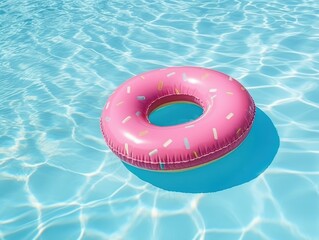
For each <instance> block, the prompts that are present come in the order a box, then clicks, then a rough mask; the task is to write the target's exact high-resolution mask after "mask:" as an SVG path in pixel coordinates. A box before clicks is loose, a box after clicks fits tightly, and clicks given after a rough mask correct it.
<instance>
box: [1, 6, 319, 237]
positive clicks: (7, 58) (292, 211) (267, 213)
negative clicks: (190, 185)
mask: <svg viewBox="0 0 319 240" xmlns="http://www.w3.org/2000/svg"><path fill="white" fill-rule="evenodd" d="M318 16H319V2H318V1H317V0H301V1H296V0H287V1H279V0H277V1H266V0H259V1H231V0H224V1H222V0H221V1H174V0H170V1H168V0H167V1H157V2H156V1H144V2H143V1H137V0H135V1H106V0H105V1H84V0H74V1H71V0H66V1H60V0H58V1H52V0H48V1H40V0H35V1H31V0H26V1H17V0H2V1H1V2H0V100H1V101H0V239H10V240H11V239H112V240H116V239H125V240H126V239H138V240H143V239H145V240H149V239H159V240H162V239H165V240H170V239H174V240H176V239H196V240H197V239H200V240H202V239H205V240H210V239H222V240H224V239H225V240H226V239H227V240H229V239H242V240H250V239H254V240H255V239H258V240H259V239H265V240H266V239H267V240H268V239H269V240H271V239H289V240H292V239H296V240H297V239H298V240H299V239H304V240H306V239H307V240H308V239H318V236H319V227H318V226H319V184H318V183H319V164H318V162H319V154H318V153H319V147H318V146H319V140H318V139H319V138H318V136H319V134H318V133H319V130H318V129H319V94H318V92H319V78H318V76H319V55H318V47H319V45H318V42H319V24H318V23H319V17H318ZM172 65H195V66H202V67H206V68H211V69H216V70H219V71H223V72H225V73H226V74H229V75H231V76H232V77H234V78H236V79H238V80H239V81H240V82H241V83H242V84H243V85H245V86H246V87H247V88H248V90H249V92H250V93H251V94H252V96H253V98H254V99H255V102H256V105H257V107H258V108H260V109H261V110H262V111H263V112H264V113H266V114H267V116H268V117H269V118H270V119H271V120H272V121H273V124H274V125H275V126H276V128H277V131H278V134H279V137H280V141H281V142H280V148H279V149H278V153H277V155H276V157H275V159H274V160H273V162H272V163H271V165H270V166H269V167H268V168H267V169H266V171H264V172H263V173H262V174H261V175H260V176H259V177H257V178H255V179H253V180H252V181H250V182H248V183H245V184H242V185H239V186H236V187H233V188H229V189H226V190H223V191H218V192H215V193H210V194H183V193H174V192H168V191H165V190H161V189H159V188H156V187H154V186H152V185H150V184H148V183H146V182H144V181H142V180H139V179H138V178H136V177H135V176H134V175H133V174H131V173H130V172H129V171H128V170H127V169H126V168H125V167H124V166H123V164H122V163H121V162H120V161H119V159H118V158H117V157H115V155H114V154H112V153H111V152H110V150H109V149H108V148H107V147H106V145H105V143H104V140H103V138H102V135H101V132H100V129H99V117H100V114H101V110H102V108H103V105H104V103H105V102H106V100H107V98H108V97H109V96H110V94H111V92H112V91H113V90H114V89H115V88H116V87H118V86H119V85H120V84H121V83H123V82H124V81H125V80H126V79H128V78H129V77H131V76H133V75H135V74H139V73H141V72H145V71H148V70H151V69H155V68H160V67H167V66H172Z"/></svg>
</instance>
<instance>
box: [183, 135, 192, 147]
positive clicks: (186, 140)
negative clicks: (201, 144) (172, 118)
mask: <svg viewBox="0 0 319 240" xmlns="http://www.w3.org/2000/svg"><path fill="white" fill-rule="evenodd" d="M184 145H185V148H186V149H190V148H191V147H190V145H189V141H188V138H184Z"/></svg>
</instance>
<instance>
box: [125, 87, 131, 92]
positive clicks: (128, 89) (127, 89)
mask: <svg viewBox="0 0 319 240" xmlns="http://www.w3.org/2000/svg"><path fill="white" fill-rule="evenodd" d="M126 92H127V94H130V92H131V86H128V87H127V88H126Z"/></svg>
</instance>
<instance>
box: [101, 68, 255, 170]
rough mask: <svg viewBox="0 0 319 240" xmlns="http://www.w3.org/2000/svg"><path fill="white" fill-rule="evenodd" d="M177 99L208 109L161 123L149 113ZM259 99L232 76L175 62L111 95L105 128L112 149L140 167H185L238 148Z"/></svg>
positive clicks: (103, 113)
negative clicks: (176, 121) (187, 119)
mask: <svg viewBox="0 0 319 240" xmlns="http://www.w3.org/2000/svg"><path fill="white" fill-rule="evenodd" d="M175 101H186V102H192V103H194V104H197V105H199V106H200V107H201V108H203V114H202V115H201V116H200V117H199V118H197V119H196V120H194V121H191V122H187V123H184V124H179V125H175V126H167V127H161V126H156V125H153V124H152V123H150V121H149V118H148V116H149V114H150V113H151V112H152V111H154V110H155V109H157V108H158V107H161V106H163V105H165V104H169V103H173V102H175ZM255 109H256V108H255V104H254V101H253V99H252V97H251V96H250V94H249V93H248V92H247V90H246V89H245V88H244V87H243V86H242V85H241V84H240V83H239V82H238V81H236V80H235V79H233V78H232V77H230V76H228V75H226V74H223V73H221V72H218V71H214V70H209V69H205V68H200V67H169V68H165V69H159V70H153V71H150V72H146V73H143V74H140V75H137V76H134V77H132V78H131V79H129V80H128V81H126V82H125V83H124V84H122V85H121V86H120V87H119V88H118V89H117V90H116V91H115V92H114V93H113V94H112V95H111V96H110V98H109V99H108V101H107V103H106V105H105V107H104V109H103V111H102V116H101V130H102V133H103V136H104V138H105V141H106V143H107V145H108V146H109V148H110V149H111V150H112V151H113V152H114V153H115V154H116V155H117V156H118V157H119V158H121V159H122V160H123V161H125V162H126V163H128V164H130V165H133V166H135V167H139V168H143V169H149V170H156V171H176V170H184V169H189V168H193V167H197V166H201V165H203V164H206V163H209V162H212V161H214V160H216V159H219V158H221V157H222V156H224V155H226V154H227V153H229V152H231V151H232V150H234V149H235V148H236V147H237V146H239V144H240V143H241V142H242V141H243V140H244V139H245V137H246V136H247V135H248V133H249V131H250V129H251V126H252V123H253V120H254V116H255Z"/></svg>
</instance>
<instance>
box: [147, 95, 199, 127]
mask: <svg viewBox="0 0 319 240" xmlns="http://www.w3.org/2000/svg"><path fill="white" fill-rule="evenodd" d="M203 111H204V110H203V108H202V107H201V106H199V105H197V104H196V103H193V102H189V101H173V102H167V103H165V104H161V105H159V106H157V107H156V108H155V109H154V110H152V111H151V112H150V114H149V116H148V119H149V121H150V123H152V124H154V125H156V126H162V127H163V126H174V125H178V124H183V123H187V122H190V121H193V120H195V119H197V118H199V117H200V116H201V115H202V114H203Z"/></svg>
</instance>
